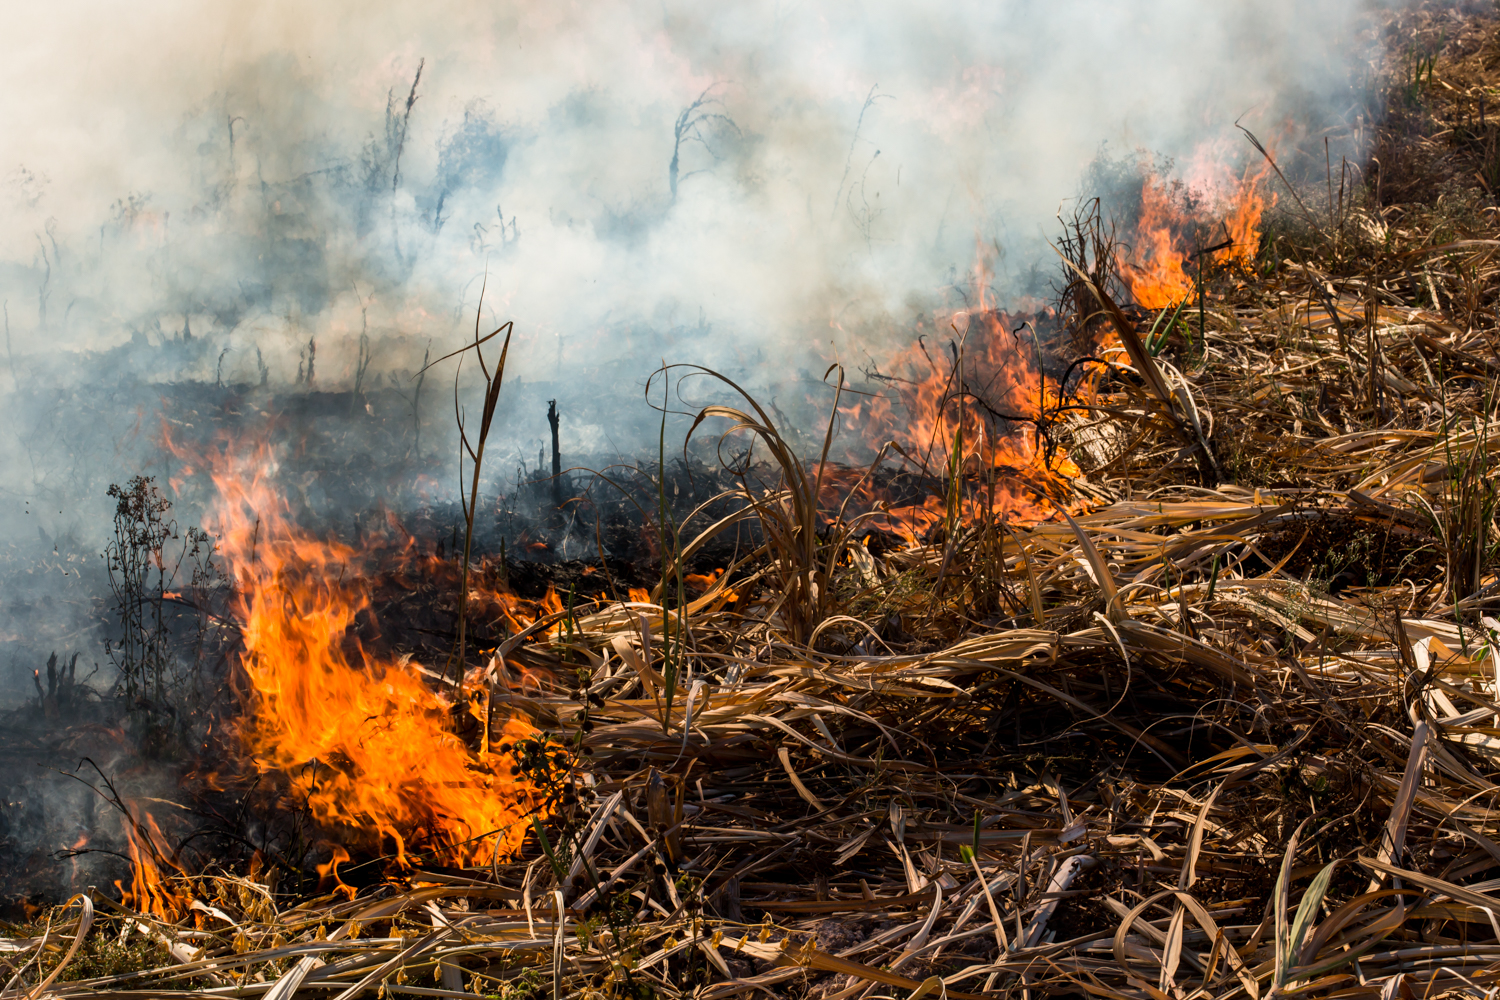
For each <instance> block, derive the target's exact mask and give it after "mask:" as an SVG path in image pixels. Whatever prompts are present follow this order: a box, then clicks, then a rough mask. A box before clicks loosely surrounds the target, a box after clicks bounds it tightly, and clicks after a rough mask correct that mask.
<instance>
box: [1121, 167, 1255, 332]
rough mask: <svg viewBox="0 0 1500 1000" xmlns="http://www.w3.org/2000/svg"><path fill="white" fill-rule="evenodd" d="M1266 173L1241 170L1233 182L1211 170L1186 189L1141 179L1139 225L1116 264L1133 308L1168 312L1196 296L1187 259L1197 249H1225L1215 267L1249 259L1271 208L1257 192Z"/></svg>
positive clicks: (1147, 177)
mask: <svg viewBox="0 0 1500 1000" xmlns="http://www.w3.org/2000/svg"><path fill="white" fill-rule="evenodd" d="M1268 170H1269V167H1265V166H1262V167H1261V168H1259V169H1246V170H1245V171H1244V173H1243V174H1242V175H1241V176H1240V177H1239V178H1238V179H1236V178H1234V176H1233V175H1232V174H1230V173H1229V172H1228V171H1227V170H1226V169H1224V168H1222V167H1219V166H1211V167H1209V168H1208V169H1207V173H1208V174H1209V177H1208V179H1206V180H1204V181H1203V182H1201V183H1200V184H1199V185H1197V186H1195V187H1191V188H1190V187H1185V186H1183V185H1180V184H1176V185H1173V184H1168V183H1167V182H1166V181H1165V180H1164V179H1162V178H1161V177H1160V176H1158V175H1157V174H1155V173H1152V172H1147V173H1146V174H1145V175H1144V176H1143V177H1142V180H1141V214H1140V219H1139V221H1138V222H1137V224H1136V233H1135V237H1134V239H1133V240H1132V241H1131V246H1130V251H1129V256H1128V258H1127V259H1125V260H1122V261H1120V275H1121V277H1122V278H1123V279H1124V281H1125V284H1126V285H1127V286H1128V287H1129V288H1130V293H1131V295H1132V297H1134V299H1135V301H1136V303H1137V304H1138V305H1140V306H1141V307H1143V308H1145V309H1170V308H1172V307H1174V306H1176V305H1177V304H1178V303H1180V302H1182V301H1183V300H1184V299H1186V298H1188V297H1189V296H1192V295H1194V294H1196V282H1195V278H1194V272H1196V270H1197V267H1198V263H1197V262H1196V261H1194V260H1193V259H1192V257H1193V255H1194V254H1195V253H1196V252H1197V251H1198V250H1199V249H1200V248H1201V247H1208V246H1217V245H1219V244H1221V243H1226V242H1227V243H1229V244H1230V245H1229V246H1227V247H1224V248H1223V249H1221V250H1219V251H1217V252H1216V253H1215V255H1214V261H1215V262H1217V263H1219V264H1227V263H1232V264H1241V265H1243V264H1248V263H1249V262H1250V260H1251V259H1252V258H1254V256H1255V252H1256V248H1257V246H1258V245H1259V243H1260V223H1261V216H1262V215H1263V214H1264V213H1265V211H1266V209H1267V208H1268V207H1269V206H1270V205H1272V204H1274V203H1275V200H1274V198H1271V199H1270V200H1269V201H1268V199H1267V195H1266V193H1265V192H1264V191H1263V190H1262V186H1263V184H1264V182H1265V180H1266V175H1267V172H1268ZM1200 239H1201V244H1200V243H1199V242H1197V241H1200Z"/></svg>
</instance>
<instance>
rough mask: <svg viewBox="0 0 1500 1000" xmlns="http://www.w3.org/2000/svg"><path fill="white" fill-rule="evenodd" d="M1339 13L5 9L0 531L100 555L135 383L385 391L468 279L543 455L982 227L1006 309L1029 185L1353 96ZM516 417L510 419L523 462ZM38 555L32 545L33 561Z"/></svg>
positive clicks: (628, 7) (1344, 111)
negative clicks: (533, 401) (559, 418)
mask: <svg viewBox="0 0 1500 1000" xmlns="http://www.w3.org/2000/svg"><path fill="white" fill-rule="evenodd" d="M1360 11H1361V7H1360V5H1359V4H1358V3H1356V2H1354V0H1317V2H1305V0H1304V2H1294V0H1263V2H1259V3H1254V4H1250V3H1243V4H1226V5H1205V4H1202V3H1197V2H1193V3H1190V2H1187V0H1152V2H1144V0H1130V2H1119V3H1112V4H1100V3H1089V2H1082V0H1068V2H1049V3H1026V2H1017V0H1007V2H993V0H992V2H983V3H980V2H973V3H953V4H948V5H944V6H943V7H942V8H940V9H934V8H932V7H930V6H927V5H917V4H894V3H865V4H857V5H856V4H842V5H841V4H797V3H782V2H771V3H754V2H750V3H741V4H731V5H703V4H684V3H675V2H669V3H630V2H596V3H588V4H568V3H548V4H509V3H507V4H486V5H479V4H472V3H449V4H422V5H412V4H394V3H388V4H371V3H359V4H355V3H337V2H327V3H320V4H293V3H267V2H262V3H250V4H245V3H241V4H204V3H186V2H179V3H164V2H146V3H136V4H130V5H122V4H117V3H103V2H100V3H75V2H60V3H55V4H48V5H29V6H23V7H21V8H17V9H16V10H12V11H10V12H8V14H7V18H8V29H9V30H8V31H7V33H6V39H5V41H4V42H3V43H0V44H3V47H4V51H5V58H4V59H3V60H0V74H3V75H4V88H5V93H6V94H7V95H8V99H7V100H6V101H4V102H0V134H3V135H4V136H5V137H6V139H5V143H4V145H3V146H0V149H3V150H4V152H3V162H0V212H3V213H4V218H5V221H6V225H4V226H3V227H0V299H3V301H4V308H5V336H6V345H5V346H6V351H7V354H6V358H5V365H6V368H5V370H4V372H3V373H0V413H3V414H5V415H6V418H5V423H6V424H7V425H8V427H7V428H6V429H5V430H4V431H3V432H0V439H3V440H0V527H3V528H5V529H7V530H8V531H9V532H10V534H11V536H12V537H22V536H24V537H26V538H32V537H38V538H40V539H41V540H42V543H44V544H47V545H55V544H56V540H57V539H58V538H59V537H68V536H69V535H70V533H71V536H72V537H73V538H74V540H75V542H76V543H77V544H76V546H75V548H77V549H78V550H79V551H82V550H87V549H89V547H90V546H93V549H92V550H93V551H97V549H98V547H99V546H98V545H97V544H95V540H96V538H97V536H98V535H99V533H100V531H101V525H107V520H108V511H109V506H108V501H107V500H105V499H104V497H103V486H104V485H106V484H107V483H109V482H123V481H124V479H125V478H126V477H128V476H129V475H131V474H132V473H135V472H140V471H150V470H152V469H155V468H157V466H156V465H155V464H153V463H156V462H157V461H158V459H159V452H158V451H157V449H156V445H155V441H156V432H155V429H154V427H153V426H152V419H151V413H150V410H151V407H152V405H153V404H152V400H153V399H155V398H157V397H159V396H160V395H161V393H162V389H161V387H162V386H164V385H166V384H175V385H181V384H183V383H184V382H196V383H199V384H205V385H215V384H220V383H222V384H224V385H241V386H257V385H265V386H267V387H269V389H276V388H278V387H279V388H282V389H285V388H287V387H292V386H296V385H298V384H301V385H309V384H312V383H313V379H312V378H310V377H309V376H311V375H312V369H313V365H314V363H315V364H316V383H315V384H316V386H318V387H324V388H330V389H348V388H350V387H352V386H353V385H354V384H355V381H356V379H357V378H359V379H363V380H364V381H363V385H364V387H365V388H369V387H370V386H384V387H387V388H392V389H394V390H396V391H401V392H409V391H410V389H409V387H410V385H411V384H412V383H411V375H412V373H413V371H414V370H415V369H416V368H417V367H418V366H419V365H420V363H421V359H422V356H423V353H424V351H425V350H427V349H428V347H429V345H430V346H431V349H432V352H433V356H437V355H438V354H440V353H445V352H447V351H448V350H451V349H453V348H454V347H456V346H458V345H459V343H460V342H461V340H462V338H463V337H464V336H465V335H466V331H471V330H472V328H473V323H474V314H475V310H476V308H477V307H478V305H479V300H480V289H481V285H482V284H483V283H484V282H486V281H487V290H486V292H485V298H484V320H483V322H484V323H485V325H486V326H491V325H495V324H498V323H499V322H502V321H504V320H507V319H509V320H514V321H515V323H516V331H517V334H516V337H517V340H516V345H515V347H514V348H513V351H512V356H511V367H510V370H509V371H510V375H509V378H511V379H520V380H522V381H523V382H524V383H527V384H537V383H540V384H543V385H544V386H545V390H544V391H543V392H542V395H543V396H556V397H557V398H558V399H559V404H560V406H561V407H562V408H563V410H564V411H565V412H566V413H568V414H569V415H570V419H569V420H568V421H567V422H565V424H564V429H563V448H564V451H565V452H566V453H568V454H570V455H588V454H595V453H599V452H603V451H609V450H614V451H616V452H625V453H628V452H629V451H631V450H632V449H634V448H637V447H639V445H640V444H641V443H642V442H643V441H645V440H647V439H648V438H647V437H646V436H645V435H644V434H641V433H639V432H637V431H635V430H633V429H632V428H633V427H635V426H636V422H637V421H639V422H640V426H641V427H646V426H650V418H651V414H650V412H649V411H648V410H646V409H645V408H644V407H642V406H641V405H640V403H639V391H640V386H641V384H642V382H643V381H644V379H645V377H646V375H647V374H648V373H649V372H650V371H651V369H652V368H653V367H655V365H656V364H657V363H659V362H660V361H661V360H663V359H665V360H667V361H688V362H697V363H703V364H709V365H714V366H718V367H721V368H724V369H726V370H730V371H734V372H737V373H740V374H741V375H743V377H744V378H745V379H746V380H747V381H748V383H749V384H750V385H752V386H755V387H757V388H762V389H765V390H766V391H768V392H772V393H774V392H775V391H776V390H777V388H778V387H780V386H785V385H786V384H787V383H788V382H794V381H797V380H798V379H802V378H804V376H803V375H802V374H801V373H803V372H804V371H810V372H813V373H814V375H815V374H816V373H819V372H821V371H822V369H823V367H824V365H825V364H826V362H827V361H829V360H841V361H844V362H845V363H847V364H848V365H850V366H851V368H857V367H858V366H859V365H860V364H861V363H862V362H864V360H865V359H866V358H867V357H871V358H879V357H880V355H881V352H882V350H883V349H886V348H888V347H890V346H891V345H893V344H896V343H899V342H901V341H903V340H904V339H909V337H910V331H911V329H912V326H911V323H912V320H913V319H914V317H916V316H919V315H930V314H932V313H933V312H934V311H938V310H941V309H944V308H956V307H961V306H962V305H964V304H966V303H968V302H970V301H972V297H973V296H974V295H975V294H976V292H977V291H978V289H977V288H976V281H975V279H974V274H975V263H976V261H977V260H981V259H982V260H984V261H985V262H986V263H985V270H984V271H983V277H982V280H980V281H979V282H977V284H982V285H984V286H985V289H984V290H985V293H986V294H988V295H991V296H994V297H995V298H997V299H998V300H999V301H1001V302H1002V303H1004V302H1006V301H1024V298H1025V296H1028V295H1045V294H1046V291H1047V284H1048V281H1049V280H1050V278H1051V276H1052V274H1053V272H1054V269H1055V262H1054V258H1053V257H1052V255H1051V254H1050V252H1048V251H1047V250H1046V247H1045V242H1046V240H1047V239H1048V238H1050V237H1051V236H1052V235H1054V233H1055V231H1056V222H1055V216H1056V213H1057V212H1058V210H1059V206H1060V205H1063V204H1064V203H1065V202H1066V201H1067V200H1068V199H1071V198H1075V197H1077V196H1078V195H1079V194H1080V184H1081V178H1082V177H1083V176H1084V173H1085V171H1086V169H1087V167H1088V165H1089V164H1090V163H1091V162H1092V161H1094V160H1095V158H1096V157H1098V156H1099V155H1100V152H1101V150H1112V151H1115V152H1116V153H1119V154H1125V153H1129V152H1131V151H1133V150H1136V149H1144V150H1148V151H1150V153H1152V154H1154V155H1165V156H1172V157H1176V158H1177V160H1178V162H1179V164H1180V165H1181V167H1182V169H1183V170H1184V171H1186V172H1188V173H1189V174H1191V173H1192V172H1193V171H1194V170H1199V169H1200V168H1202V167H1203V166H1204V165H1205V164H1210V163H1212V162H1215V161H1217V160H1219V159H1223V160H1225V161H1227V162H1230V163H1233V162H1236V161H1238V160H1240V159H1241V158H1242V157H1243V156H1244V154H1245V153H1246V152H1248V147H1247V146H1246V144H1245V143H1244V142H1243V141H1242V140H1240V139H1239V138H1238V137H1237V134H1236V133H1235V132H1234V130H1233V127H1232V125H1233V122H1234V121H1235V120H1236V119H1239V118H1241V117H1243V119H1244V121H1245V122H1246V124H1248V125H1249V126H1250V127H1251V128H1253V129H1255V130H1256V131H1258V132H1260V133H1262V134H1269V133H1273V132H1276V131H1277V130H1282V129H1288V128H1290V129H1292V130H1293V131H1298V132H1301V133H1305V134H1314V133H1316V132H1317V131H1318V130H1319V129H1321V128H1323V127H1325V126H1326V125H1328V124H1329V123H1332V122H1339V121H1342V122H1344V123H1345V124H1346V125H1347V124H1348V118H1349V116H1350V115H1351V114H1352V113H1353V112H1352V110H1351V109H1353V108H1354V107H1356V106H1357V96H1358V95H1357V94H1355V92H1354V90H1353V89H1352V85H1351V80H1353V79H1355V78H1356V77H1357V75H1358V70H1359V68H1360V66H1362V65H1363V62H1364V60H1365V56H1366V53H1365V49H1364V48H1363V47H1362V46H1361V45H1360V44H1358V43H1357V39H1358V37H1359V31H1360V27H1359V15H1360ZM419 70H420V77H419V78H418V73H419ZM1350 152H1355V151H1354V150H1350ZM1334 155H1335V156H1337V155H1338V151H1337V150H1335V154H1334ZM486 276H487V277H486ZM362 335H363V343H364V345H365V346H364V347H362V346H361V343H362ZM310 344H311V345H313V348H315V359H314V357H312V356H310V354H311V353H312V351H311V350H310V347H309V345H310ZM362 366H365V367H366V368H367V369H368V370H367V371H361V367H362ZM809 380H810V379H809ZM434 398H436V397H434ZM526 398H528V397H526V396H525V394H524V393H520V394H519V395H508V396H507V402H506V404H505V405H506V406H510V407H512V408H513V407H514V406H516V405H520V404H518V403H516V402H515V400H516V399H526ZM446 405H447V404H446V402H445V401H441V400H440V401H439V403H438V404H436V405H435V408H434V415H433V418H432V424H433V428H434V429H433V431H432V435H431V439H432V441H433V445H432V446H433V447H434V448H438V447H441V448H442V449H444V450H445V452H446V451H447V450H451V444H450V441H449V439H450V438H451V437H452V431H451V427H449V426H447V424H448V422H449V421H451V415H449V411H447V410H446V409H445V407H446ZM527 405H530V404H527ZM194 412H196V411H194ZM536 416H537V415H536V414H528V415H527V419H528V420H529V421H530V424H528V425H527V426H528V428H529V429H527V430H525V431H524V432H523V431H520V430H503V431H501V432H500V433H501V434H510V435H511V436H512V437H513V438H514V439H515V440H513V441H509V442H505V443H504V444H505V445H507V446H513V447H514V449H515V451H516V452H517V453H522V454H525V453H530V454H533V455H534V454H535V447H534V445H535V439H536V438H537V437H538V434H539V429H538V428H537V427H535V426H532V425H536V424H538V423H539V421H538V420H537V419H535V418H536ZM501 419H502V427H504V426H506V425H505V421H506V420H507V414H502V418H501ZM653 431H654V428H653ZM651 439H654V433H653V434H651ZM426 440H427V439H426V438H424V441H426ZM377 461H378V456H377ZM65 550H66V546H64V548H63V549H60V550H59V553H60V558H63V559H64V561H66V551H65ZM66 570H67V567H66V566H63V567H62V569H61V570H56V569H48V570H45V571H38V572H41V573H42V575H41V576H37V577H36V579H35V586H36V587H37V588H38V591H37V592H41V591H45V590H47V589H48V588H51V587H54V586H56V585H58V582H59V581H62V580H65V579H67V580H71V579H76V575H75V576H74V577H68V575H67V572H66ZM59 573H61V575H59ZM33 576H35V574H33ZM49 581H50V582H49ZM28 593H31V592H30V591H28ZM80 599H81V598H80ZM19 627H20V626H18V625H17V624H16V620H10V621H9V622H7V620H5V619H4V617H3V615H0V631H3V632H5V633H7V634H8V635H9V636H11V637H12V639H14V637H15V636H16V635H17V634H18V632H17V630H18V629H19ZM16 669H17V670H18V671H20V673H18V674H16V675H15V678H12V681H11V682H12V683H13V684H14V683H16V678H21V677H25V678H26V680H25V681H23V682H22V683H25V684H28V685H29V675H30V669H31V664H29V663H18V664H17V666H16Z"/></svg>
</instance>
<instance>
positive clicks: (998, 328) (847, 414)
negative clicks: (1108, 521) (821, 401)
mask: <svg viewBox="0 0 1500 1000" xmlns="http://www.w3.org/2000/svg"><path fill="white" fill-rule="evenodd" d="M1051 320H1052V317H1051V316H1050V315H1048V314H1039V315H1037V316H1034V317H1030V318H1027V317H1022V316H1017V315H1011V314H1008V313H1005V312H1001V311H999V310H996V309H989V308H983V307H981V308H978V309H973V310H966V311H963V312H960V313H957V314H954V315H952V316H950V317H947V322H948V328H949V330H950V331H951V337H950V343H949V345H948V348H947V350H946V351H945V352H942V353H940V354H937V355H935V354H934V353H933V350H932V349H931V348H930V347H929V346H928V344H927V342H926V341H925V340H919V341H918V342H917V343H915V344H913V345H912V346H910V347H908V348H906V349H905V350H904V351H902V352H900V353H899V354H898V355H897V356H896V358H895V359H894V360H893V362H892V363H890V364H888V365H887V369H888V371H889V372H891V373H892V374H888V375H885V376H883V378H884V379H885V380H886V381H887V384H888V385H889V386H890V387H891V391H890V392H887V393H881V394H880V395H877V396H874V397H868V398H865V399H863V400H860V401H859V402H856V403H854V404H851V405H850V406H848V407H847V408H845V409H844V410H843V411H842V416H843V417H844V418H845V420H846V421H847V422H848V423H849V424H851V425H853V426H855V427H859V428H862V429H863V436H864V439H865V443H866V445H867V446H869V447H872V448H878V447H880V446H881V445H882V444H884V443H886V442H887V441H888V442H890V444H891V445H892V450H893V451H894V452H895V454H896V456H899V457H900V458H904V459H905V460H906V461H907V462H908V463H909V464H910V465H912V466H914V467H916V468H918V469H921V470H923V471H924V472H926V473H927V474H928V475H931V476H934V477H938V478H942V479H944V480H946V481H947V482H948V483H949V484H950V486H949V488H948V491H947V495H945V496H936V495H928V496H926V497H923V498H922V499H921V500H920V502H906V503H896V502H894V501H893V500H892V498H891V497H890V496H888V495H886V494H885V493H884V491H882V490H880V489H879V488H877V487H874V486H872V485H870V484H868V483H866V484H865V485H864V486H862V487H861V488H860V492H862V493H863V494H864V495H865V499H866V500H867V501H868V505H869V506H872V507H879V508H880V509H881V510H882V513H881V514H880V515H878V516H877V517H875V518H874V519H873V520H872V523H873V524H874V526H876V527H879V528H881V529H882V530H885V531H889V532H891V533H893V534H895V535H898V536H900V537H902V538H904V539H906V540H907V541H908V542H909V543H910V542H916V541H917V540H919V539H921V538H922V537H923V536H924V535H926V534H927V532H928V531H929V529H931V528H932V527H933V526H934V525H937V524H939V523H942V522H944V521H952V522H956V523H958V524H963V525H968V524H972V523H976V522H978V521H981V520H984V519H996V518H1001V519H1005V520H1008V521H1010V522H1011V523H1019V524H1031V523H1036V522H1038V521H1044V520H1047V519H1048V518H1051V517H1054V516H1055V515H1056V514H1057V511H1058V510H1059V509H1060V508H1061V507H1066V506H1068V499H1067V498H1068V497H1069V495H1070V494H1071V490H1070V489H1069V487H1068V480H1069V479H1071V478H1073V477H1076V476H1078V475H1079V474H1080V470H1079V468H1078V466H1077V464H1076V463H1075V462H1073V460H1072V459H1071V458H1069V457H1068V453H1067V451H1066V449H1064V448H1063V447H1062V446H1061V445H1060V444H1059V443H1058V441H1057V440H1056V439H1055V433H1056V431H1057V429H1058V427H1059V418H1060V415H1061V412H1062V411H1061V409H1060V404H1061V403H1062V401H1063V393H1062V391H1061V389H1060V388H1059V386H1058V385H1057V383H1056V382H1054V381H1053V380H1052V379H1050V378H1048V377H1047V376H1046V375H1045V374H1044V372H1043V371H1042V369H1041V367H1040V365H1041V352H1042V347H1041V345H1040V344H1039V342H1038V337H1039V334H1038V332H1037V329H1036V323H1038V322H1040V323H1044V324H1046V323H1050V322H1051ZM896 373H899V374H896ZM1085 378H1087V375H1086V373H1085ZM1080 392H1083V393H1084V394H1085V395H1086V386H1083V385H1082V384H1080V385H1075V386H1074V387H1072V391H1071V392H1070V398H1074V401H1076V398H1077V397H1079V394H1080ZM859 478H860V474H859V473H858V472H855V471H854V470H837V471H825V473H824V477H823V481H824V489H825V493H826V494H827V496H825V497H824V498H822V500H823V505H824V507H825V508H829V509H837V508H838V506H839V504H840V502H841V501H840V498H841V497H842V496H844V495H846V494H847V493H848V492H849V491H850V490H851V489H853V488H854V487H855V485H856V482H857V481H858V479H859Z"/></svg>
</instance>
